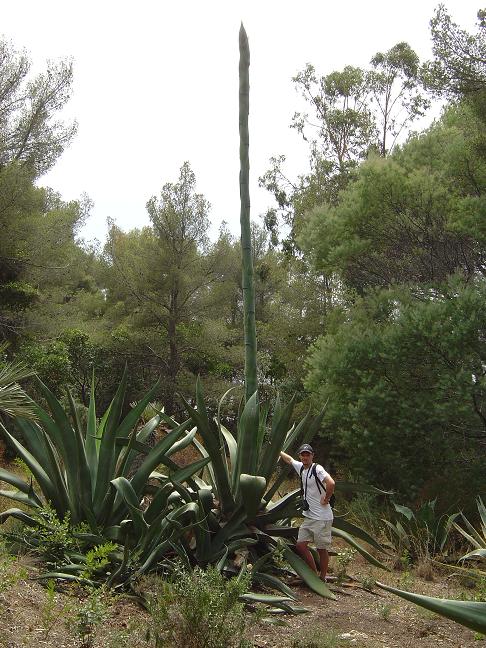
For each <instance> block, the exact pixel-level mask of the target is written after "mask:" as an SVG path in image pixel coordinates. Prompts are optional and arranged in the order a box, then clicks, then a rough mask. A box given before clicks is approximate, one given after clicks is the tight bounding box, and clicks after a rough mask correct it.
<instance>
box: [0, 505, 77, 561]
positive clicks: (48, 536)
mask: <svg viewBox="0 0 486 648" xmlns="http://www.w3.org/2000/svg"><path fill="white" fill-rule="evenodd" d="M32 520H33V522H35V525H34V526H29V525H24V526H23V527H21V528H20V530H19V531H17V532H13V533H10V534H9V537H10V538H11V539H13V540H16V541H17V542H20V543H21V544H22V545H24V547H25V549H26V550H30V551H33V552H35V553H37V554H38V555H40V556H42V557H43V558H44V560H46V562H48V563H49V564H52V565H53V566H57V565H59V564H62V562H63V561H64V560H65V558H66V555H68V554H69V553H75V552H80V551H81V543H80V541H79V540H78V539H77V538H76V534H80V533H87V532H88V531H89V526H88V525H87V524H85V523H84V524H78V525H76V526H73V525H72V524H71V514H70V512H69V511H68V512H67V513H66V515H65V516H64V518H63V519H59V517H58V514H57V512H56V511H55V510H54V509H53V508H52V507H51V506H50V505H49V504H46V505H45V506H42V507H40V508H38V509H37V510H36V511H35V512H34V513H33V514H32Z"/></svg>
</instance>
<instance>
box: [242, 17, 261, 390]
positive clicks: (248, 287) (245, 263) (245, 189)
mask: <svg viewBox="0 0 486 648" xmlns="http://www.w3.org/2000/svg"><path fill="white" fill-rule="evenodd" d="M239 42H240V66H239V78H240V101H239V118H240V119H239V121H240V202H241V210H240V226H241V257H242V285H243V313H244V332H245V400H246V401H248V400H249V399H250V397H251V396H252V394H254V393H255V392H256V390H257V388H258V383H257V361H256V357H257V344H256V325H255V288H254V284H253V257H252V249H251V228H250V187H249V175H250V159H249V152H248V151H249V142H250V136H249V131H248V113H249V106H250V81H249V68H250V48H249V46H248V37H247V35H246V31H245V28H244V27H243V24H242V25H241V27H240V38H239Z"/></svg>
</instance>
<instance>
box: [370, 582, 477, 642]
mask: <svg viewBox="0 0 486 648" xmlns="http://www.w3.org/2000/svg"><path fill="white" fill-rule="evenodd" d="M376 586H377V587H380V588H381V589H384V590H385V591H387V592H390V593H391V594H395V595H396V596H400V597H401V598H403V599H405V600H406V601H410V602H411V603H415V605H418V606H420V607H423V608H425V609H427V610H430V611H431V612H435V613H436V614H440V616H443V617H446V618H448V619H451V620H452V621H455V622H456V623H460V624H461V625H463V626H466V628H470V629H471V630H474V631H475V632H481V633H483V634H486V603H483V602H477V601H456V600H452V599H440V598H434V597H432V596H424V595H423V594H414V593H413V592H406V591H404V590H400V589H397V588H396V587H390V586H389V585H385V584H384V583H379V582H377V583H376Z"/></svg>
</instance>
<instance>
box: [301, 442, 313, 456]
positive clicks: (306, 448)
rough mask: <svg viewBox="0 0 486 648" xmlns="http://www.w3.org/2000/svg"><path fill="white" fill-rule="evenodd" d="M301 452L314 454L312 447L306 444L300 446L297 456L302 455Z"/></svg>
mask: <svg viewBox="0 0 486 648" xmlns="http://www.w3.org/2000/svg"><path fill="white" fill-rule="evenodd" d="M303 452H310V453H311V454H314V450H313V448H312V446H310V445H309V444H308V443H304V445H301V446H300V448H299V454H302V453H303Z"/></svg>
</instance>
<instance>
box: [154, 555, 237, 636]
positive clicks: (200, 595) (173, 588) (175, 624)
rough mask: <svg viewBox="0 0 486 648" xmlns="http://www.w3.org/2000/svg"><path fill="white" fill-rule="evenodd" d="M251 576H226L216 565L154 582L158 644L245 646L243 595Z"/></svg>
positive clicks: (155, 628) (155, 631)
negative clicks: (167, 580)
mask: <svg viewBox="0 0 486 648" xmlns="http://www.w3.org/2000/svg"><path fill="white" fill-rule="evenodd" d="M249 587H250V578H249V576H248V575H247V574H243V575H242V577H241V578H232V579H229V580H227V579H225V578H224V577H223V576H222V575H221V574H220V573H219V571H218V570H217V569H215V568H214V567H209V568H208V569H207V570H206V571H203V570H201V569H199V568H196V569H195V570H194V571H193V572H181V573H180V574H179V576H178V577H177V578H175V579H174V580H173V581H172V582H163V581H161V580H158V581H155V582H154V587H153V589H152V592H151V595H150V596H149V599H148V601H149V602H148V608H149V611H150V615H151V633H152V634H153V636H154V638H155V642H156V643H155V645H156V648H163V647H165V646H167V647H169V646H184V647H185V648H242V647H243V646H244V645H247V644H245V640H244V637H243V633H244V631H245V626H246V617H245V611H244V604H243V603H241V602H240V600H239V599H240V596H242V595H243V594H245V593H246V592H247V590H248V589H249Z"/></svg>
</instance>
